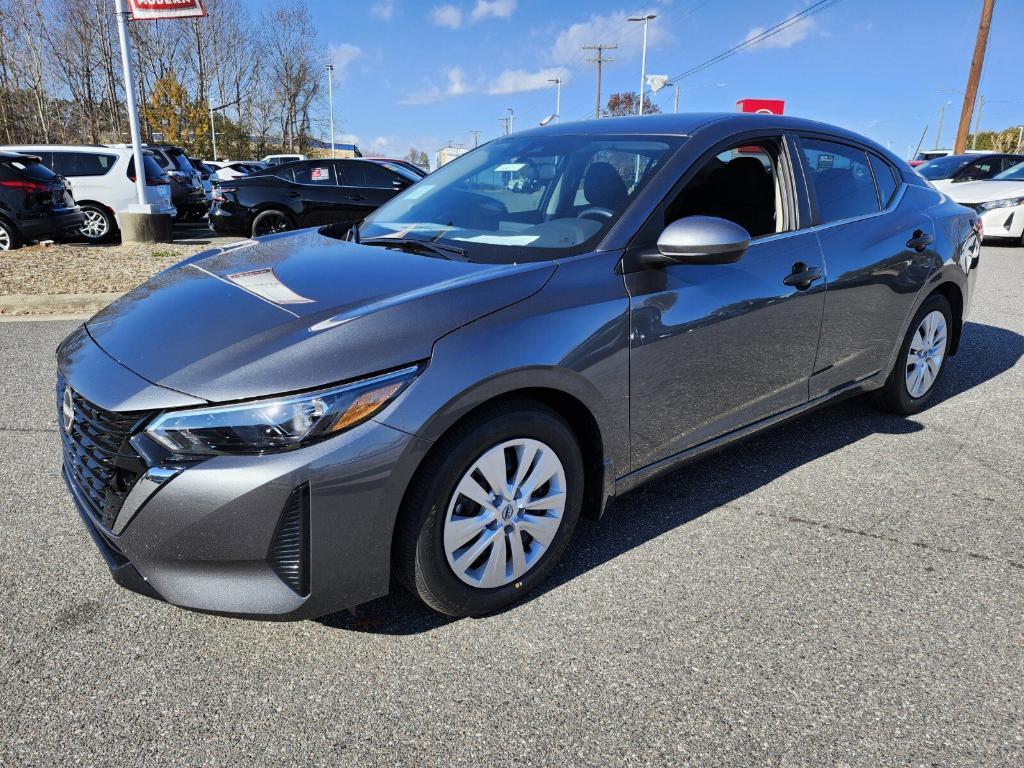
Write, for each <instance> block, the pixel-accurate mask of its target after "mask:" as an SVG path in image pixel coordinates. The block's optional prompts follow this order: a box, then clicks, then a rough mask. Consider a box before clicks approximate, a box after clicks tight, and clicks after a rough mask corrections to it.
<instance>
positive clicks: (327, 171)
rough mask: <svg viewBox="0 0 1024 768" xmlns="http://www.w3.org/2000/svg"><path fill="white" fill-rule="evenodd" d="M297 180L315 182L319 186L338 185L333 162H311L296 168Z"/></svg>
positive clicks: (300, 182) (305, 182) (307, 182)
mask: <svg viewBox="0 0 1024 768" xmlns="http://www.w3.org/2000/svg"><path fill="white" fill-rule="evenodd" d="M295 181H296V182H297V183H299V184H315V185H317V186H324V187H333V186H336V182H337V179H336V177H335V175H334V165H333V164H332V163H310V164H309V165H305V166H299V167H298V168H296V169H295Z"/></svg>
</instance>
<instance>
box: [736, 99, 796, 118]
mask: <svg viewBox="0 0 1024 768" xmlns="http://www.w3.org/2000/svg"><path fill="white" fill-rule="evenodd" d="M785 107H786V102H784V101H783V100H782V99H740V100H739V101H737V102H736V111H737V112H755V113H757V114H759V115H781V114H783V111H784V110H785Z"/></svg>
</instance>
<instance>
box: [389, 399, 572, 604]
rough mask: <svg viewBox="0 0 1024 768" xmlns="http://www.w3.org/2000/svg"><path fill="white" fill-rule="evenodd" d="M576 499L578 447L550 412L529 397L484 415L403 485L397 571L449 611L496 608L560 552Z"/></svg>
mask: <svg viewBox="0 0 1024 768" xmlns="http://www.w3.org/2000/svg"><path fill="white" fill-rule="evenodd" d="M582 497H583V460H582V458H581V454H580V448H579V445H578V443H577V442H576V438H575V436H574V435H573V432H572V430H571V429H570V428H569V426H568V425H567V424H566V423H565V421H564V420H563V419H562V418H561V417H560V416H558V414H556V413H555V412H554V411H552V410H550V409H548V408H546V407H544V406H542V405H540V404H535V403H532V402H528V401H523V402H520V403H515V404H511V405H505V406H499V407H497V408H495V409H494V410H491V411H488V412H483V413H481V414H479V415H478V416H477V417H475V418H473V419H471V420H470V421H468V422H466V423H464V424H462V425H460V426H459V427H457V428H456V430H455V431H454V432H453V433H451V434H450V435H448V436H447V437H446V438H444V440H443V441H442V442H441V443H439V444H438V448H437V449H436V450H435V451H434V452H433V453H432V455H431V456H430V457H429V458H428V459H427V461H426V462H425V464H424V466H423V467H421V469H420V471H419V472H418V473H417V475H416V478H415V479H414V480H413V482H412V484H411V485H410V488H409V492H408V493H407V497H406V501H405V503H404V504H403V509H402V512H401V517H400V521H399V525H398V528H397V530H396V535H395V559H394V562H395V569H396V572H397V575H398V576H399V578H400V579H401V581H402V582H403V583H404V584H405V586H406V588H407V589H409V591H411V592H412V593H413V594H414V595H416V596H418V597H419V598H420V599H421V600H423V602H425V603H426V604H427V605H429V606H430V607H431V608H434V609H435V610H437V611H440V612H441V613H446V614H448V615H450V616H479V615H483V614H487V613H491V612H493V611H496V610H499V609H501V608H504V607H505V606H507V605H510V604H511V603H513V602H515V601H516V600H518V599H520V598H521V597H523V595H525V594H526V593H527V592H529V591H530V590H531V589H532V588H533V587H535V586H536V585H537V584H539V583H540V582H541V581H543V580H544V578H545V577H546V576H547V574H548V573H549V572H550V570H551V569H552V568H553V567H554V566H555V564H556V563H557V562H558V561H559V559H561V556H562V553H563V552H564V551H565V548H566V546H567V545H568V543H569V539H570V538H571V537H572V532H573V528H575V526H576V521H577V519H578V518H579V513H580V504H581V501H582Z"/></svg>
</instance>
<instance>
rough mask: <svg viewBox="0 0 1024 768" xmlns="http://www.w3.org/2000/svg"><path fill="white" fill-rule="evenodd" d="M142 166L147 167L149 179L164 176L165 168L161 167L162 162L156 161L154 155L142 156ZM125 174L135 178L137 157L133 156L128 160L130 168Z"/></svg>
mask: <svg viewBox="0 0 1024 768" xmlns="http://www.w3.org/2000/svg"><path fill="white" fill-rule="evenodd" d="M142 167H143V168H145V169H146V178H147V179H159V178H163V176H164V169H163V168H161V167H160V164H159V163H158V162H157V161H156V159H155V158H154V157H153V155H143V156H142ZM125 176H127V177H128V178H129V179H134V178H135V158H134V157H131V158H129V160H128V170H127V171H125Z"/></svg>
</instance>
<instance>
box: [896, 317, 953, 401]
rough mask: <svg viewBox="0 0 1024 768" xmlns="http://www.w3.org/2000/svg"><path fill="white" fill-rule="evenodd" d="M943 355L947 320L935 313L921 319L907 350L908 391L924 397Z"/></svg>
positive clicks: (937, 370)
mask: <svg viewBox="0 0 1024 768" xmlns="http://www.w3.org/2000/svg"><path fill="white" fill-rule="evenodd" d="M945 355H946V317H945V315H943V314H942V313H941V312H939V311H938V310H935V311H933V312H929V313H928V314H927V315H925V316H924V317H923V318H922V319H921V323H920V325H918V326H917V330H916V331H915V332H914V336H913V338H912V339H911V341H910V349H909V350H908V351H907V366H906V382H907V392H908V393H909V394H910V396H911V397H913V398H919V397H924V396H925V394H927V393H928V390H929V389H931V388H932V384H934V383H935V379H936V377H937V376H938V375H939V370H940V369H941V368H942V361H943V358H944V357H945Z"/></svg>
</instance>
